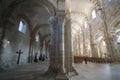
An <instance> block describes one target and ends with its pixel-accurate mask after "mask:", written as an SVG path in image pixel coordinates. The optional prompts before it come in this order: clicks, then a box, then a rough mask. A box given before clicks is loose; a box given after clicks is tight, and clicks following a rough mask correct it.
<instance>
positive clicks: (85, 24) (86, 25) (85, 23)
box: [84, 21, 88, 29]
mask: <svg viewBox="0 0 120 80" xmlns="http://www.w3.org/2000/svg"><path fill="white" fill-rule="evenodd" d="M84 26H85V29H86V28H87V27H88V24H87V22H86V21H85V22H84Z"/></svg>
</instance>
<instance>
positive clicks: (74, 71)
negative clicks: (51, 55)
mask: <svg viewBox="0 0 120 80" xmlns="http://www.w3.org/2000/svg"><path fill="white" fill-rule="evenodd" d="M67 75H68V77H70V78H71V77H73V76H76V75H79V74H78V72H77V71H76V70H75V68H74V67H72V70H71V71H69V72H68V74H67Z"/></svg>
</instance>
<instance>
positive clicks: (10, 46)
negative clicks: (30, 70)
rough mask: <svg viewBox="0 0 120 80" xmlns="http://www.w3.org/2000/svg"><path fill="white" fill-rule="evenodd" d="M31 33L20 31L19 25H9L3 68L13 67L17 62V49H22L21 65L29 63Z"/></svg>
mask: <svg viewBox="0 0 120 80" xmlns="http://www.w3.org/2000/svg"><path fill="white" fill-rule="evenodd" d="M29 40H30V38H29V34H24V33H21V32H20V31H18V25H12V24H9V25H8V29H7V33H6V37H5V39H4V45H3V47H4V48H3V53H2V55H1V56H2V63H1V66H2V68H3V69H9V68H13V67H15V66H16V64H17V59H18V54H17V53H16V52H17V51H19V50H21V51H22V52H23V54H21V56H20V65H21V64H25V63H27V60H28V52H29V51H28V50H29Z"/></svg>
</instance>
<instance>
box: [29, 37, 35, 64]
mask: <svg viewBox="0 0 120 80" xmlns="http://www.w3.org/2000/svg"><path fill="white" fill-rule="evenodd" d="M33 44H34V36H31V37H30V44H29V53H28V63H32V61H33Z"/></svg>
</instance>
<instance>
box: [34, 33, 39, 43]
mask: <svg viewBox="0 0 120 80" xmlns="http://www.w3.org/2000/svg"><path fill="white" fill-rule="evenodd" d="M35 39H36V42H38V41H39V35H38V34H37V35H36V36H35Z"/></svg>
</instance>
